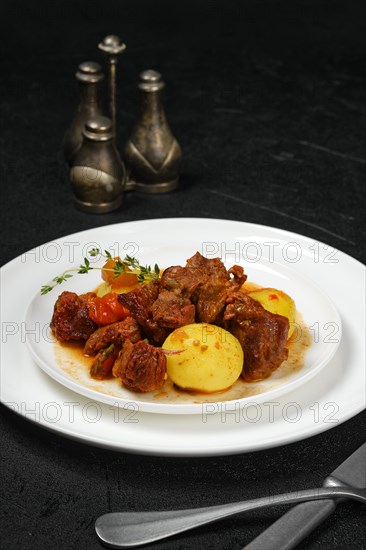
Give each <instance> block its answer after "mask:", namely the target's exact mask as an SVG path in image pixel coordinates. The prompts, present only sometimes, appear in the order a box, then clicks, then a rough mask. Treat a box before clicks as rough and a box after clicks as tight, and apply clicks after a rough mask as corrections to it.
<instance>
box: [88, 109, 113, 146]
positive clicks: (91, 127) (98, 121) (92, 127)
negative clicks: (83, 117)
mask: <svg viewBox="0 0 366 550" xmlns="http://www.w3.org/2000/svg"><path fill="white" fill-rule="evenodd" d="M83 134H84V136H85V137H86V138H88V139H91V140H93V141H108V140H109V139H112V138H113V129H112V121H111V119H110V118H107V117H106V116H99V115H98V116H94V117H91V118H89V119H88V120H87V121H86V123H85V127H84V130H83Z"/></svg>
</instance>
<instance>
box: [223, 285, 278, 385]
mask: <svg viewBox="0 0 366 550" xmlns="http://www.w3.org/2000/svg"><path fill="white" fill-rule="evenodd" d="M227 302H228V305H227V306H226V309H225V314H224V326H225V328H226V329H227V330H229V331H230V332H231V333H232V334H233V335H234V336H235V337H236V338H237V339H238V340H239V342H240V343H241V345H242V348H243V350H244V368H243V372H242V377H243V378H244V379H245V380H248V381H253V380H261V379H263V378H266V377H267V376H269V375H270V374H271V373H272V372H273V371H274V370H276V369H277V368H278V367H279V366H280V365H281V363H282V362H283V361H284V360H285V359H287V355H288V350H287V348H286V347H285V345H286V341H287V336H288V329H289V321H288V319H287V318H286V317H283V316H282V315H275V314H273V313H270V312H269V311H267V310H265V309H264V308H263V307H262V306H261V305H260V304H259V303H258V302H256V301H255V300H253V299H252V298H250V297H249V296H247V295H245V294H243V293H241V292H233V293H231V294H230V295H229V296H228V300H227Z"/></svg>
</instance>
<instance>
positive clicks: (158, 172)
mask: <svg viewBox="0 0 366 550" xmlns="http://www.w3.org/2000/svg"><path fill="white" fill-rule="evenodd" d="M138 88H139V90H140V117H139V119H138V121H137V123H136V125H135V127H134V129H133V131H132V134H131V137H130V139H129V140H128V142H127V145H126V148H125V152H124V160H125V164H126V168H127V170H128V172H129V179H130V181H129V182H128V184H127V188H132V189H136V190H138V191H143V192H146V193H165V192H167V191H172V190H173V189H175V188H176V187H177V186H178V180H179V173H180V165H181V149H180V146H179V144H178V142H177V140H176V139H175V138H174V136H173V134H172V132H171V130H170V128H169V125H168V122H167V120H166V116H165V112H164V108H163V105H162V101H161V92H162V90H163V88H164V82H163V81H162V80H161V75H160V74H159V73H158V72H157V71H153V70H147V71H144V72H142V73H141V74H140V83H139V85H138Z"/></svg>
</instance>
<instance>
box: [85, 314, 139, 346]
mask: <svg viewBox="0 0 366 550" xmlns="http://www.w3.org/2000/svg"><path fill="white" fill-rule="evenodd" d="M127 339H129V340H131V342H138V341H139V340H141V333H140V329H139V326H138V324H137V322H136V321H135V319H134V318H133V317H126V319H123V321H118V322H117V323H112V324H111V325H107V326H105V327H101V328H99V329H98V330H96V331H95V332H93V334H92V335H91V336H90V337H89V338H88V340H87V341H86V342H85V346H84V354H85V355H95V354H96V353H97V352H98V351H100V350H102V349H104V348H106V347H107V346H109V345H110V344H113V343H117V344H123V342H124V341H125V340H127Z"/></svg>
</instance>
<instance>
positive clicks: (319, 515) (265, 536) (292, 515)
mask: <svg viewBox="0 0 366 550" xmlns="http://www.w3.org/2000/svg"><path fill="white" fill-rule="evenodd" d="M336 506H337V504H336V502H335V501H334V500H318V501H311V502H303V503H302V504H298V505H297V506H295V507H294V508H291V510H289V511H288V512H286V513H285V514H284V515H283V516H281V517H280V518H279V519H278V520H277V521H275V522H274V523H273V524H272V525H270V527H268V528H267V529H266V530H265V531H263V533H261V534H260V535H258V537H257V538H255V539H254V540H252V542H250V543H249V544H247V545H246V546H244V548H243V550H268V548H276V550H292V548H295V546H297V545H298V544H299V543H300V542H301V541H302V540H304V539H305V538H306V537H307V536H308V535H309V534H310V533H311V532H312V531H314V529H316V528H317V527H318V526H319V525H320V524H321V523H323V521H325V520H326V519H327V517H329V516H330V515H331V514H332V513H333V512H334V510H335V509H336Z"/></svg>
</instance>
